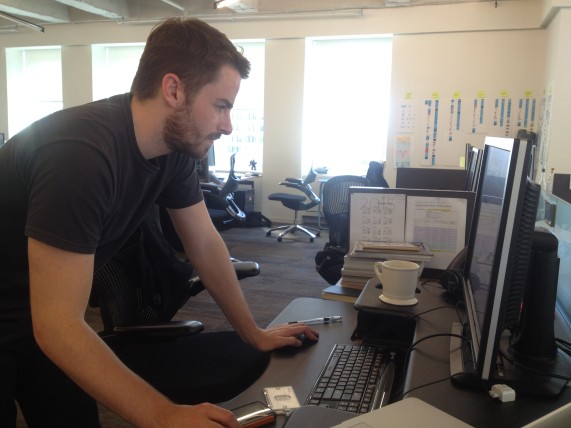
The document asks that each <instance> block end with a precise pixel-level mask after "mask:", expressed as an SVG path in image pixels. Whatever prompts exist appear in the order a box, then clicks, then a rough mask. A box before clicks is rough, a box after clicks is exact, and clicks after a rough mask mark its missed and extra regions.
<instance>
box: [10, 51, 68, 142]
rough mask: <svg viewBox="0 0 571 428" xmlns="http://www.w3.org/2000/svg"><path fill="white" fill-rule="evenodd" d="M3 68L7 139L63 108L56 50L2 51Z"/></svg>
mask: <svg viewBox="0 0 571 428" xmlns="http://www.w3.org/2000/svg"><path fill="white" fill-rule="evenodd" d="M6 66H7V83H8V130H9V135H10V136H12V135H15V134H17V133H18V132H20V131H21V130H22V129H24V128H25V127H26V126H28V125H30V124H31V123H32V122H35V121H36V120H38V119H41V118H42V117H44V116H47V115H48V114H51V113H53V112H55V111H58V110H61V109H62V108H63V96H62V73H61V48H60V47H59V46H50V47H37V48H36V47H26V48H9V49H6Z"/></svg>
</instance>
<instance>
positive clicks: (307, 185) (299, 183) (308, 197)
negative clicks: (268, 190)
mask: <svg viewBox="0 0 571 428" xmlns="http://www.w3.org/2000/svg"><path fill="white" fill-rule="evenodd" d="M316 177H317V174H316V173H315V171H313V169H312V170H311V171H310V172H309V174H307V177H306V178H305V180H302V179H301V178H286V179H285V180H284V181H282V182H280V185H282V186H286V187H289V188H292V189H296V190H298V191H300V192H301V193H302V194H292V193H281V192H280V193H272V194H270V195H269V196H268V199H269V200H271V201H279V202H281V203H282V205H283V206H284V207H287V208H289V209H290V210H293V211H294V217H293V224H290V225H285V226H279V227H274V228H273V229H270V230H268V231H267V232H266V235H267V236H270V235H271V234H272V232H275V231H276V230H280V231H281V233H280V234H279V235H278V242H281V241H282V238H283V237H284V236H285V235H287V234H288V233H292V234H293V233H295V232H297V231H300V232H302V233H304V234H306V235H307V236H309V242H313V240H314V239H315V238H316V237H317V236H319V234H320V233H319V229H316V228H313V227H309V226H302V225H300V224H299V220H298V213H299V211H306V210H309V209H311V208H313V207H315V206H317V205H318V204H319V201H320V199H319V197H318V196H317V195H316V194H315V192H314V191H313V189H312V188H311V183H313V182H314V181H315V179H316Z"/></svg>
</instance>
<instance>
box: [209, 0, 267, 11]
mask: <svg viewBox="0 0 571 428" xmlns="http://www.w3.org/2000/svg"><path fill="white" fill-rule="evenodd" d="M223 7H227V8H228V9H232V10H233V11H234V12H257V11H258V0H217V1H215V2H214V8H215V9H220V8H223Z"/></svg>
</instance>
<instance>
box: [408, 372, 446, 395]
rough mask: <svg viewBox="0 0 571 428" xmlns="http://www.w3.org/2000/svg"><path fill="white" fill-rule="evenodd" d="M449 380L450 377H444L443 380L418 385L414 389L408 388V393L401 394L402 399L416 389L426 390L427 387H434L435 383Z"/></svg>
mask: <svg viewBox="0 0 571 428" xmlns="http://www.w3.org/2000/svg"><path fill="white" fill-rule="evenodd" d="M449 379H452V376H446V377H445V378H442V379H438V380H433V381H432V382H428V383H425V384H423V385H418V386H415V387H414V388H410V389H409V390H408V391H405V392H403V393H402V398H404V397H406V396H407V395H408V394H410V393H411V392H412V391H416V390H417V389H421V388H426V387H427V386H431V385H435V384H437V383H440V382H444V381H446V380H449Z"/></svg>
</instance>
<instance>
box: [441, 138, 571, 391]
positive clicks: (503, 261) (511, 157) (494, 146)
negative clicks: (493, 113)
mask: <svg viewBox="0 0 571 428" xmlns="http://www.w3.org/2000/svg"><path fill="white" fill-rule="evenodd" d="M531 148H532V147H531V144H530V142H529V141H528V140H519V139H508V138H490V137H488V138H486V141H485V147H484V153H483V159H482V169H481V172H480V178H479V184H478V191H477V195H476V207H475V210H474V221H473V223H472V224H473V227H472V231H471V233H470V238H469V241H468V248H467V256H466V263H465V267H464V269H465V270H464V272H463V279H464V281H463V283H464V284H463V288H464V300H465V304H466V312H467V316H468V322H467V323H466V324H464V326H463V328H462V330H461V331H460V332H459V333H460V334H462V335H463V336H464V337H465V338H466V339H467V341H466V342H465V343H467V344H469V346H468V347H465V348H464V350H463V351H464V355H463V358H464V359H465V358H466V357H470V358H471V359H472V361H473V366H472V367H471V368H468V369H467V368H466V367H463V368H462V369H461V370H458V362H457V359H456V356H457V355H455V352H456V351H455V349H456V348H454V346H453V345H452V343H456V342H455V341H454V340H453V342H452V343H451V360H450V363H451V374H452V379H453V381H456V382H458V383H461V384H468V385H473V386H475V385H477V386H480V387H482V386H487V387H489V386H490V385H491V384H493V383H504V384H508V385H510V386H512V385H513V386H512V387H514V389H516V392H517V391H519V392H521V393H529V394H538V395H556V394H557V393H558V392H559V391H560V390H561V388H562V387H563V386H564V384H565V381H562V382H559V380H558V379H555V378H551V377H549V376H546V374H548V373H549V372H550V371H551V370H550V369H549V368H546V366H545V365H544V364H543V363H545V361H537V360H535V359H533V358H527V356H526V355H513V354H511V355H508V354H509V351H505V352H504V349H509V348H510V346H509V343H510V340H511V333H512V332H513V331H516V330H517V327H518V324H519V323H520V321H521V314H522V307H523V309H524V310H530V309H538V310H540V311H544V312H543V313H547V314H549V311H551V314H553V311H554V310H555V307H554V302H553V305H552V307H550V308H545V307H539V308H538V307H537V306H538V305H544V303H543V302H537V301H535V302H534V301H533V300H531V301H524V293H525V291H526V287H527V288H530V284H529V276H528V267H529V266H530V264H531V254H532V248H533V239H534V233H535V232H534V230H535V220H536V213H537V207H538V203H539V196H540V188H539V185H537V184H536V183H534V182H532V181H531V180H530V179H529V176H528V172H529V166H530V163H531ZM556 285H557V283H556V281H555V287H556ZM546 316H547V315H546ZM549 321H551V326H553V318H552V316H551V319H550V320H549ZM456 328H457V326H456ZM528 328H536V326H528ZM453 331H454V328H453ZM456 332H457V331H456ZM502 341H503V343H508V345H507V346H505V347H503V348H502ZM552 345H553V346H554V345H555V343H554V342H553V343H552ZM460 348H461V347H460ZM456 350H457V349H456ZM556 354H557V351H556ZM554 358H555V359H556V358H557V357H556V356H554V355H552V356H551V357H548V358H546V359H547V360H549V361H547V364H548V365H550V364H551V363H552V362H553V361H554ZM544 360H545V359H544ZM551 368H553V367H551ZM540 372H541V373H542V374H541V375H540V374H539V373H540Z"/></svg>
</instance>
